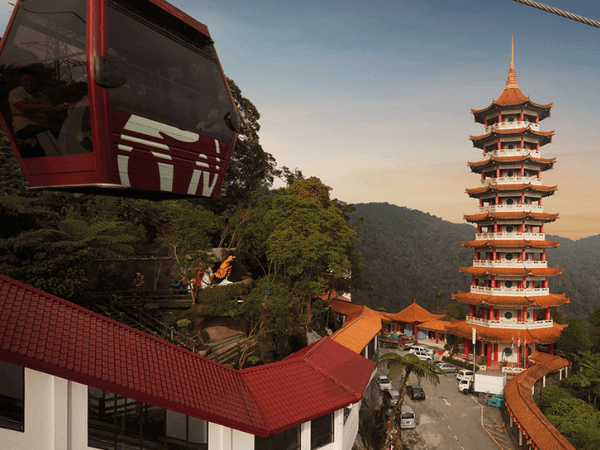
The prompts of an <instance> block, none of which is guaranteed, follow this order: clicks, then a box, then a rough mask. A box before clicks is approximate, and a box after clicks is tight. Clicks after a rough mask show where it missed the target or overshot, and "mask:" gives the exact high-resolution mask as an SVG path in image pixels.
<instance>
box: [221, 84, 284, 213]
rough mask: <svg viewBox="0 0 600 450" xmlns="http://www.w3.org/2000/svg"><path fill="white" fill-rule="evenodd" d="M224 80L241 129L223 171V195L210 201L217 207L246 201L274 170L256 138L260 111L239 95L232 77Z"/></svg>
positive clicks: (272, 160)
mask: <svg viewBox="0 0 600 450" xmlns="http://www.w3.org/2000/svg"><path fill="white" fill-rule="evenodd" d="M227 81H228V83H229V90H230V91H231V95H232V97H233V101H234V103H235V106H236V109H237V112H238V115H239V117H240V126H241V131H240V133H239V134H238V138H237V140H236V143H235V148H234V149H233V153H232V155H231V159H230V160H229V165H228V167H227V171H226V173H225V186H226V188H227V196H226V198H224V199H220V201H219V202H214V201H213V203H215V204H216V205H219V204H220V205H221V206H220V207H221V208H223V207H224V206H223V205H230V204H235V203H237V202H239V201H244V202H245V201H248V200H249V199H250V198H252V196H253V195H254V193H255V192H256V191H258V190H260V189H261V188H263V187H270V186H272V185H273V181H274V177H275V175H276V173H277V171H276V166H277V163H276V161H275V158H274V157H273V155H271V154H270V153H268V152H266V151H264V149H263V148H262V145H261V144H260V142H259V137H258V131H259V130H260V125H259V123H258V120H259V119H260V114H259V112H258V110H257V109H256V106H254V104H253V103H252V102H251V101H250V100H248V99H247V98H246V97H244V96H243V95H242V90H241V89H240V88H239V87H238V85H237V84H236V83H235V82H234V81H233V80H231V79H229V78H228V79H227ZM216 205H215V206H216Z"/></svg>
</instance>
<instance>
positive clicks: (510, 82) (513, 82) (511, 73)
mask: <svg viewBox="0 0 600 450" xmlns="http://www.w3.org/2000/svg"><path fill="white" fill-rule="evenodd" d="M506 89H519V83H517V72H515V37H514V36H511V37H510V69H508V78H507V79H506V86H504V90H506Z"/></svg>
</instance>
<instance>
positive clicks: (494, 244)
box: [462, 239, 560, 248]
mask: <svg viewBox="0 0 600 450" xmlns="http://www.w3.org/2000/svg"><path fill="white" fill-rule="evenodd" d="M462 246H463V247H471V248H484V247H486V248H555V247H560V242H559V241H547V240H544V241H531V240H526V239H522V240H494V239H489V240H485V241H484V240H479V241H463V242H462Z"/></svg>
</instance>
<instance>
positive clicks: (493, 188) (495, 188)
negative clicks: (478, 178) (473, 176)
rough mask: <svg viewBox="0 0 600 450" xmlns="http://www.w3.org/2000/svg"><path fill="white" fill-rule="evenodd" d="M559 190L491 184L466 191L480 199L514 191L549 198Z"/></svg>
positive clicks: (524, 185) (554, 188) (543, 187)
mask: <svg viewBox="0 0 600 450" xmlns="http://www.w3.org/2000/svg"><path fill="white" fill-rule="evenodd" d="M557 189H558V186H536V185H535V184H531V183H521V184H490V185H487V186H479V187H476V188H472V189H469V188H467V189H466V192H467V194H469V196H470V197H475V198H477V197H479V196H481V195H482V194H487V193H494V192H514V191H518V192H521V191H525V192H541V193H542V196H543V197H548V196H550V195H552V194H554V192H555V191H556V190H557Z"/></svg>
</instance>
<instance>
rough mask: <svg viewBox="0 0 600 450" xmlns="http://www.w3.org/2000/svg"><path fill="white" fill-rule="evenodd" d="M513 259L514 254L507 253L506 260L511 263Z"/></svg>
mask: <svg viewBox="0 0 600 450" xmlns="http://www.w3.org/2000/svg"><path fill="white" fill-rule="evenodd" d="M512 259H513V254H512V253H507V254H506V260H507V261H511V260H512Z"/></svg>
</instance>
